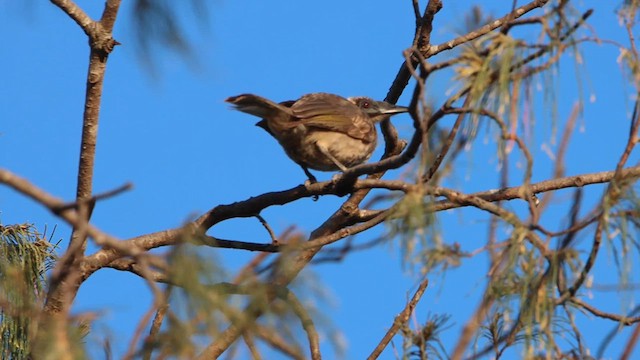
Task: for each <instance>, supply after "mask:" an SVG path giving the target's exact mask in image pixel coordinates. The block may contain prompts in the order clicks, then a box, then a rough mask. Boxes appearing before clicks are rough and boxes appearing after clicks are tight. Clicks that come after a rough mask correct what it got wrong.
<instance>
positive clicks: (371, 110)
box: [348, 96, 409, 122]
mask: <svg viewBox="0 0 640 360" xmlns="http://www.w3.org/2000/svg"><path fill="white" fill-rule="evenodd" d="M348 100H349V101H351V102H352V103H354V104H356V105H357V106H358V107H359V108H360V109H362V111H364V112H365V113H366V114H367V115H369V118H370V119H371V121H373V122H380V121H382V120H384V119H387V118H389V117H390V116H392V115H394V114H400V113H404V112H408V111H409V108H407V107H404V106H397V105H393V104H390V103H388V102H386V101H376V100H373V99H371V98H368V97H364V96H358V97H350V98H349V99H348Z"/></svg>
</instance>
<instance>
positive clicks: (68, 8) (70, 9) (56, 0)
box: [51, 0, 93, 35]
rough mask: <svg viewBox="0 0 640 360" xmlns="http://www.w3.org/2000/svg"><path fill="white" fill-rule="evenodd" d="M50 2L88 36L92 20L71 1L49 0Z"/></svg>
mask: <svg viewBox="0 0 640 360" xmlns="http://www.w3.org/2000/svg"><path fill="white" fill-rule="evenodd" d="M51 2H52V3H53V4H54V5H56V6H57V7H59V8H60V9H61V10H62V11H64V12H65V13H66V14H67V15H69V17H70V18H71V19H73V21H75V22H76V24H78V25H79V26H80V28H82V30H84V32H85V33H86V34H87V35H89V33H90V32H91V29H90V28H91V25H92V24H93V20H91V18H90V17H89V15H87V13H85V12H84V10H82V9H81V8H80V7H79V6H78V5H76V3H75V2H74V1H72V0H51Z"/></svg>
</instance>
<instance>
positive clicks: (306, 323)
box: [281, 289, 322, 360]
mask: <svg viewBox="0 0 640 360" xmlns="http://www.w3.org/2000/svg"><path fill="white" fill-rule="evenodd" d="M284 290H285V291H286V293H285V294H283V296H281V297H282V299H283V300H284V301H286V302H287V303H288V304H289V306H291V310H293V313H294V314H296V316H297V317H298V318H299V319H300V323H301V324H302V328H303V329H304V331H305V332H306V333H307V339H308V340H309V350H310V353H311V359H312V360H320V359H321V358H322V356H321V354H320V341H319V337H318V331H317V330H316V327H315V325H314V324H313V320H312V319H311V316H309V314H308V313H307V311H306V310H305V308H304V306H303V305H302V303H301V302H300V300H298V297H297V296H296V295H295V294H294V293H293V292H292V291H290V290H288V289H284Z"/></svg>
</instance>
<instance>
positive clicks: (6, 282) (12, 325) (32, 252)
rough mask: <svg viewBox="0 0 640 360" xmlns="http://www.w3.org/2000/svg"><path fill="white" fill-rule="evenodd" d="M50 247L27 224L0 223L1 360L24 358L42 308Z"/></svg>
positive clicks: (50, 262)
mask: <svg viewBox="0 0 640 360" xmlns="http://www.w3.org/2000/svg"><path fill="white" fill-rule="evenodd" d="M53 261H54V254H53V246H52V245H51V244H50V243H49V242H48V241H47V240H46V239H44V238H43V237H42V236H41V235H40V234H38V233H37V232H36V230H35V229H34V228H33V226H32V225H30V224H23V225H9V226H2V225H0V336H1V337H2V349H1V350H0V351H1V354H2V358H3V359H26V358H27V356H28V355H29V351H30V347H29V344H30V340H31V339H32V336H33V332H34V331H35V328H34V321H33V319H35V318H37V315H38V313H39V311H40V310H41V308H42V305H43V300H44V295H45V294H44V291H45V272H46V271H47V270H48V269H50V268H51V267H52V264H53Z"/></svg>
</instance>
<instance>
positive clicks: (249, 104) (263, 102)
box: [225, 94, 291, 119]
mask: <svg viewBox="0 0 640 360" xmlns="http://www.w3.org/2000/svg"><path fill="white" fill-rule="evenodd" d="M225 101H226V102H228V103H230V104H233V105H234V107H235V109H236V110H238V111H242V112H244V113H247V114H251V115H254V116H257V117H261V118H263V119H265V118H266V119H268V118H275V117H278V116H277V115H278V114H280V113H283V112H284V113H287V114H290V113H291V110H289V108H288V107H287V106H283V105H280V104H277V103H275V102H273V101H271V100H268V99H265V98H263V97H261V96H258V95H253V94H241V95H238V96H232V97H229V98H227V99H226V100H225Z"/></svg>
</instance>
